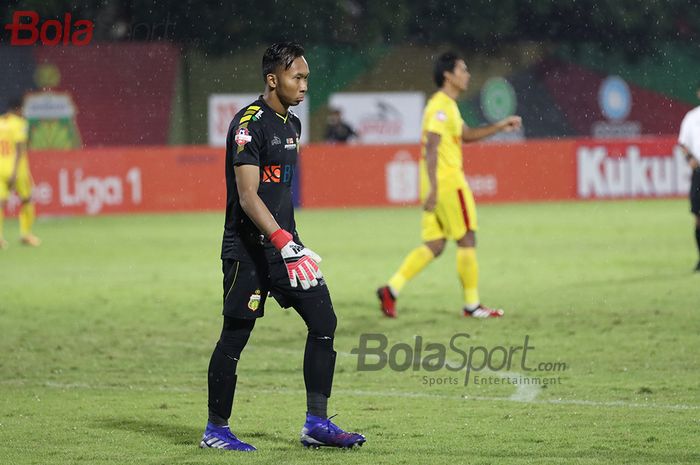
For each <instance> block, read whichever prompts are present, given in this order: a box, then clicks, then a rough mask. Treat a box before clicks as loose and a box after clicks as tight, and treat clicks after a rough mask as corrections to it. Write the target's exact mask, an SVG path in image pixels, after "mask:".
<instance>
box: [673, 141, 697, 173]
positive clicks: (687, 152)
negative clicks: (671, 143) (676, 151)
mask: <svg viewBox="0 0 700 465" xmlns="http://www.w3.org/2000/svg"><path fill="white" fill-rule="evenodd" d="M678 145H679V146H680V148H681V150H683V153H684V154H685V160H686V161H687V162H688V165H690V169H693V170H696V169H698V168H700V163H698V160H697V158H695V157H694V156H693V154H692V152H691V151H690V150H688V147H686V146H685V145H683V144H681V143H679V144H678Z"/></svg>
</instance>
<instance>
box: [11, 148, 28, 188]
mask: <svg viewBox="0 0 700 465" xmlns="http://www.w3.org/2000/svg"><path fill="white" fill-rule="evenodd" d="M14 146H15V160H14V163H13V165H12V173H11V174H10V179H8V184H9V185H10V187H13V186H14V185H15V182H16V181H17V169H18V167H19V159H20V158H21V157H22V154H23V153H24V150H26V146H27V143H26V142H17V143H15V144H14Z"/></svg>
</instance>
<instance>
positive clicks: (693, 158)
mask: <svg viewBox="0 0 700 465" xmlns="http://www.w3.org/2000/svg"><path fill="white" fill-rule="evenodd" d="M695 90H696V95H697V97H698V98H699V99H700V84H698V86H697V87H696V89H695ZM678 143H679V144H680V146H681V148H682V149H683V151H684V152H685V156H686V159H687V160H688V164H689V165H690V169H691V170H692V171H693V174H692V178H691V181H690V211H691V213H692V214H693V215H695V242H696V244H697V246H698V253H700V106H697V107H695V108H693V109H692V110H690V111H689V112H688V113H687V114H686V115H685V117H684V118H683V122H681V131H680V134H679V135H678ZM695 271H696V272H700V259H698V264H697V265H695Z"/></svg>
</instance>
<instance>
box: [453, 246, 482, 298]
mask: <svg viewBox="0 0 700 465" xmlns="http://www.w3.org/2000/svg"><path fill="white" fill-rule="evenodd" d="M457 273H458V274H459V280H460V282H461V283H462V288H463V289H464V305H465V306H466V307H469V308H471V307H475V306H477V305H479V302H480V301H479V263H478V262H477V261H476V249H475V248H474V247H457Z"/></svg>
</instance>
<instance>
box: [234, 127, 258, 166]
mask: <svg viewBox="0 0 700 465" xmlns="http://www.w3.org/2000/svg"><path fill="white" fill-rule="evenodd" d="M229 140H230V143H231V147H232V148H233V166H239V165H256V166H260V153H261V152H262V150H263V147H264V146H265V140H264V135H263V131H262V127H261V125H260V123H259V122H257V121H246V122H245V123H239V124H235V125H232V126H231V129H230V130H229Z"/></svg>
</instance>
